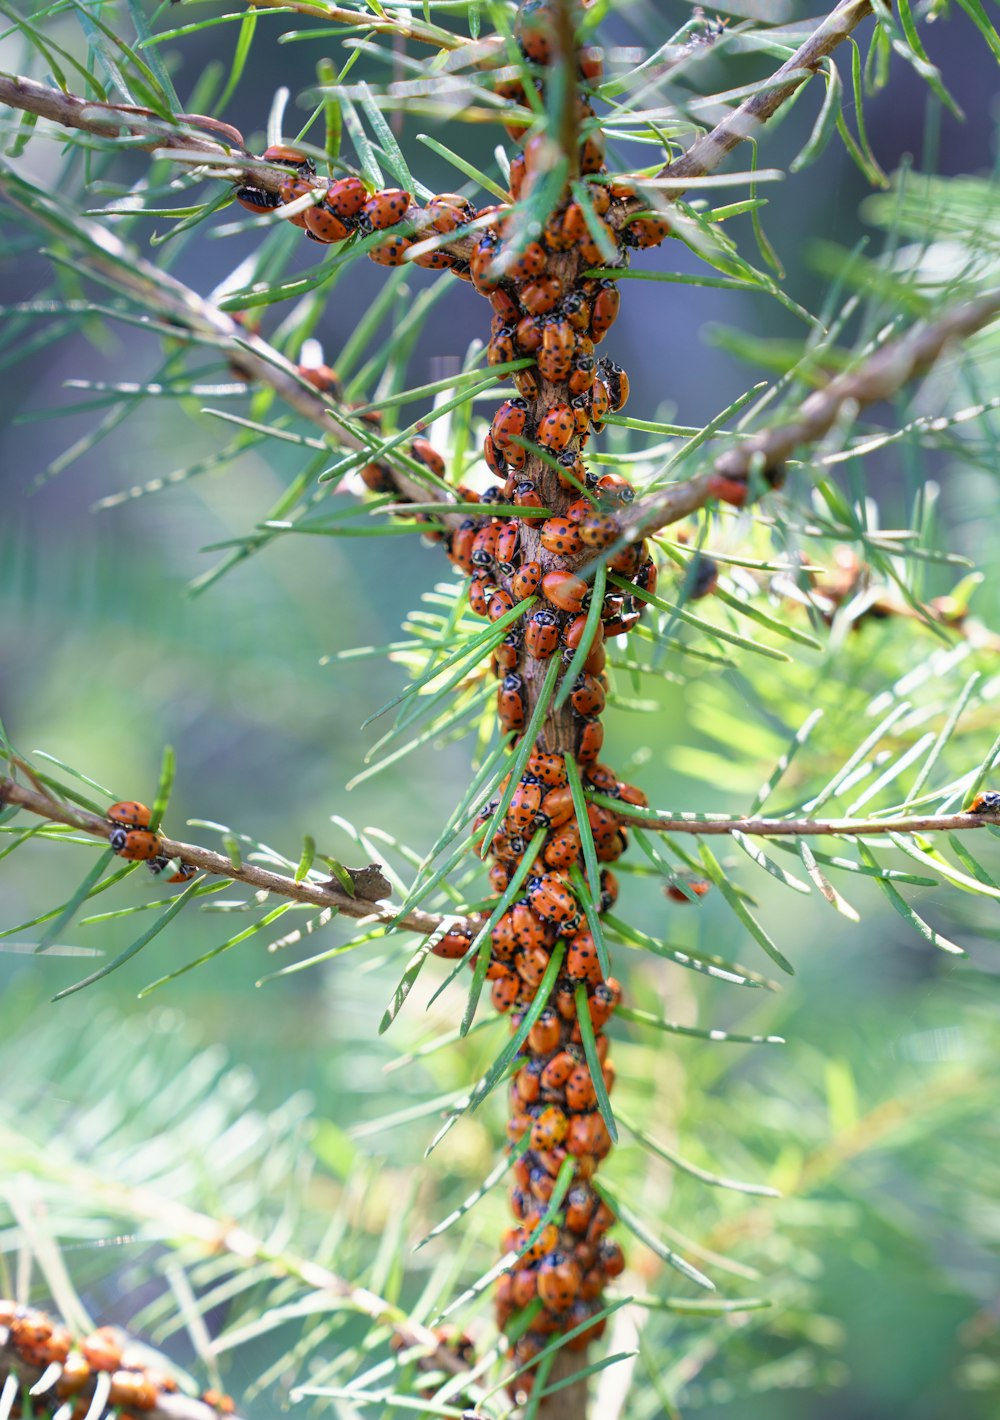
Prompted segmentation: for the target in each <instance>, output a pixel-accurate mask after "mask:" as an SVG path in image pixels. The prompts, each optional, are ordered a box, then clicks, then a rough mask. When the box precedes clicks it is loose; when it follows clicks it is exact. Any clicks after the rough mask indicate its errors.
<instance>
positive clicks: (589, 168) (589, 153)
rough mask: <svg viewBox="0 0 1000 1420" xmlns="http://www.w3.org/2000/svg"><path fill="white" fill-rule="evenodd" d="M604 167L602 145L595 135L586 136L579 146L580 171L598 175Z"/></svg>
mask: <svg viewBox="0 0 1000 1420" xmlns="http://www.w3.org/2000/svg"><path fill="white" fill-rule="evenodd" d="M603 167H604V144H603V143H602V142H601V140H600V139H599V138H598V137H597V135H596V134H595V133H591V134H588V136H587V137H586V138H585V139H584V141H583V143H582V144H581V145H580V171H581V173H583V174H585V175H586V174H588V173H599V172H600V171H601V169H602V168H603Z"/></svg>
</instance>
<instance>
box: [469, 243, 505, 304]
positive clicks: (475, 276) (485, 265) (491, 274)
mask: <svg viewBox="0 0 1000 1420" xmlns="http://www.w3.org/2000/svg"><path fill="white" fill-rule="evenodd" d="M498 246H499V243H498V241H497V238H496V237H495V235H494V234H493V233H492V232H484V233H483V234H482V236H481V237H480V238H479V241H478V242H477V243H476V245H475V247H474V248H473V251H472V255H471V256H470V257H469V275H470V277H471V279H472V284H473V286H475V288H476V290H477V291H478V292H479V294H480V295H481V296H491V295H492V294H493V292H494V291H495V290H496V289H497V287H498V286H499V285H500V281H501V279H502V278H501V276H500V273H499V272H498V271H497V269H496V265H495V262H494V257H495V256H496V252H497V248H498Z"/></svg>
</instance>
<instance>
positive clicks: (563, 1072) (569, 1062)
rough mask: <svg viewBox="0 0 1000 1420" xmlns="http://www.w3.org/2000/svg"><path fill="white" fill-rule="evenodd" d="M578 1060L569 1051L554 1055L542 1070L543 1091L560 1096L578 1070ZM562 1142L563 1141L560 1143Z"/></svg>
mask: <svg viewBox="0 0 1000 1420" xmlns="http://www.w3.org/2000/svg"><path fill="white" fill-rule="evenodd" d="M576 1066H577V1059H576V1056H575V1055H573V1054H572V1053H571V1052H570V1051H568V1050H561V1051H560V1052H559V1054H558V1055H553V1057H552V1059H551V1060H550V1061H549V1062H548V1064H547V1065H546V1066H545V1068H544V1069H543V1070H542V1080H541V1084H542V1089H543V1091H547V1092H548V1093H549V1094H558V1093H559V1092H560V1091H561V1090H562V1088H563V1086H564V1085H565V1083H566V1081H567V1080H568V1079H569V1077H570V1075H572V1073H573V1071H574V1070H575V1069H576ZM560 1142H561V1141H560Z"/></svg>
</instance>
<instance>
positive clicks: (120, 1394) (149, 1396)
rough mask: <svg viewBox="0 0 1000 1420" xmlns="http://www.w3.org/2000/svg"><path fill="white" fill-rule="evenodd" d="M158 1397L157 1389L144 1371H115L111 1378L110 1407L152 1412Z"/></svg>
mask: <svg viewBox="0 0 1000 1420" xmlns="http://www.w3.org/2000/svg"><path fill="white" fill-rule="evenodd" d="M158 1397H159V1392H158V1390H157V1387H156V1386H155V1385H154V1384H153V1382H152V1381H151V1380H150V1379H149V1377H148V1376H146V1375H144V1374H143V1372H142V1371H124V1370H123V1371H115V1372H114V1373H113V1375H112V1377H111V1390H110V1391H109V1393H108V1403H109V1405H116V1406H123V1407H124V1406H128V1408H129V1409H130V1410H152V1409H153V1407H154V1405H156V1403H157V1399H158Z"/></svg>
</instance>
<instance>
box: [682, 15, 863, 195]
mask: <svg viewBox="0 0 1000 1420" xmlns="http://www.w3.org/2000/svg"><path fill="white" fill-rule="evenodd" d="M871 13H872V6H871V0H840V4H839V5H837V7H836V8H835V9H834V10H833V11H832V12H831V13H830V14H829V15H828V16H827V18H826V19H825V20H824V21H823V23H822V24H821V25H820V26H819V28H818V29H817V30H814V31H813V33H812V34H811V35H810V36H809V38H808V39H807V40H806V41H805V43H804V44H801V45H800V46H799V48H798V49H797V50H796V51H795V53H794V54H793V55H792V56H791V58H790V59H788V60H786V62H785V63H784V64H782V66H781V68H780V69H778V70H777V71H776V72H775V73H774V74H773V75H772V76H771V78H770V79H768V80H767V81H766V82H765V83H764V84H763V85H762V86H761V87H760V88H759V89H758V91H757V92H756V93H754V94H752V95H751V96H750V97H749V98H748V99H744V100H743V102H742V103H741V104H740V106H739V108H737V109H734V110H733V112H732V113H730V114H727V116H726V117H725V118H724V119H722V121H721V122H720V123H718V124H716V126H715V127H714V128H713V129H712V131H711V132H710V133H706V134H705V135H704V136H703V137H701V138H697V139H696V140H695V141H694V143H692V145H691V147H690V148H689V149H688V150H687V152H686V153H684V154H683V156H682V157H680V158H677V159H676V161H674V162H672V163H667V164H666V166H665V167H663V168H661V169H660V171H659V173H658V174H657V179H670V178H677V179H678V186H677V187H676V188H675V187H669V188H668V189H667V191H668V194H669V196H670V197H671V198H677V197H680V196H682V194H683V193H684V191H685V187H684V185H683V184H684V180H685V179H687V178H695V177H705V176H706V175H707V174H708V173H712V172H714V171H715V169H716V168H717V167H718V166H719V164H720V163H721V162H722V160H723V158H725V157H726V156H727V154H729V153H731V152H732V150H733V149H734V148H736V147H737V146H738V145H739V144H740V143H742V142H744V141H745V140H746V139H748V138H752V137H753V136H754V134H755V133H756V132H757V130H758V129H759V128H760V127H761V126H762V125H763V124H765V123H766V122H767V120H768V119H769V118H773V117H774V115H775V114H776V113H777V111H778V109H779V108H781V106H782V104H784V103H787V101H788V100H789V99H790V98H791V97H792V95H793V94H794V93H795V92H796V91H797V90H798V89H800V88H801V87H802V85H803V84H804V83H806V82H807V80H809V79H811V78H812V77H813V76H814V75H815V74H816V73H817V72H818V71H819V65H820V62H821V61H822V60H823V59H825V58H826V56H827V55H828V54H831V53H832V52H833V51H834V50H835V49H836V48H837V46H838V45H839V44H842V43H843V41H844V40H845V39H847V37H848V35H849V34H850V33H851V31H852V30H854V29H856V28H857V26H858V25H859V24H860V23H861V21H862V20H863V19H865V18H866V17H867V16H868V15H870V14H871ZM657 185H658V186H659V182H658V184H657Z"/></svg>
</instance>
